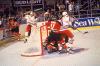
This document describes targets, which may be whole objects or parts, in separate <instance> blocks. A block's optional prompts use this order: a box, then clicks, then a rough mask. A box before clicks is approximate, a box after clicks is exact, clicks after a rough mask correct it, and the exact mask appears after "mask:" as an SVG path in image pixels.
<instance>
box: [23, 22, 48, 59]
mask: <svg viewBox="0 0 100 66" xmlns="http://www.w3.org/2000/svg"><path fill="white" fill-rule="evenodd" d="M48 35H49V30H48V29H47V26H46V25H45V23H41V24H40V25H39V26H38V28H37V29H34V27H32V33H31V35H30V37H29V38H28V42H27V43H25V44H24V48H25V49H24V51H23V52H22V53H21V56H24V57H33V56H42V55H44V48H43V43H44V41H45V40H46V38H47V36H48Z"/></svg>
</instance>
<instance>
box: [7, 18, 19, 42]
mask: <svg viewBox="0 0 100 66" xmlns="http://www.w3.org/2000/svg"><path fill="white" fill-rule="evenodd" d="M8 26H9V29H10V31H11V35H12V36H13V37H15V39H17V40H20V34H19V23H18V22H17V21H16V20H15V19H14V18H11V19H9V22H8Z"/></svg>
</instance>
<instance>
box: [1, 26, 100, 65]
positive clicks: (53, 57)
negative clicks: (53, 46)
mask: <svg viewBox="0 0 100 66" xmlns="http://www.w3.org/2000/svg"><path fill="white" fill-rule="evenodd" d="M87 31H88V33H87V34H82V33H80V32H78V31H74V35H75V42H74V44H75V47H77V49H76V50H75V51H74V53H73V54H66V53H65V54H58V53H53V54H47V55H43V56H37V57H23V56H21V53H22V52H23V50H24V49H25V47H27V46H28V45H29V44H25V43H24V42H23V41H18V42H13V43H12V44H11V45H10V46H8V47H6V48H2V49H0V66H100V28H99V29H92V30H87ZM82 32H84V31H82ZM33 43H34V42H33Z"/></svg>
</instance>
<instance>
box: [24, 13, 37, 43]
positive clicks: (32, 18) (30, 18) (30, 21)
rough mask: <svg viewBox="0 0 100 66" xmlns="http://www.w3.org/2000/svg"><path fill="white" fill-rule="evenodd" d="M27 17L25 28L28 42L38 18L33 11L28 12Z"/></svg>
mask: <svg viewBox="0 0 100 66" xmlns="http://www.w3.org/2000/svg"><path fill="white" fill-rule="evenodd" d="M25 19H26V21H27V25H26V30H25V41H24V42H25V43H26V42H27V39H28V37H29V36H30V35H31V27H32V25H35V26H37V25H36V22H35V21H36V20H37V19H36V18H35V15H34V13H33V12H30V13H28V14H27V15H25Z"/></svg>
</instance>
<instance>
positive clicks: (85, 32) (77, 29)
mask: <svg viewBox="0 0 100 66" xmlns="http://www.w3.org/2000/svg"><path fill="white" fill-rule="evenodd" d="M76 30H77V31H79V32H80V33H82V34H86V33H88V31H85V32H82V31H80V30H79V29H76Z"/></svg>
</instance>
